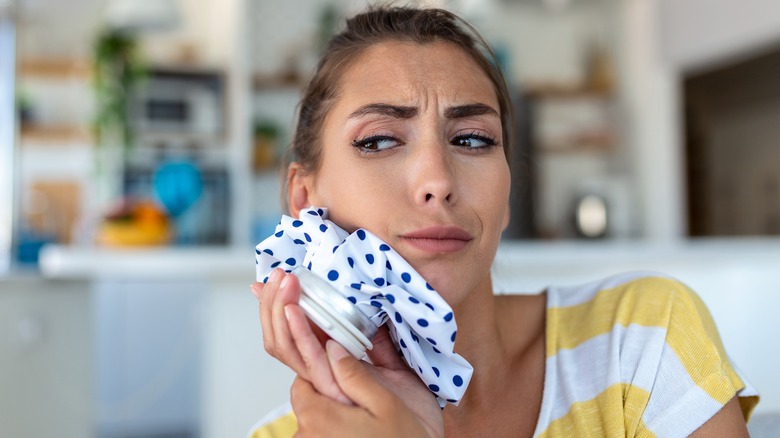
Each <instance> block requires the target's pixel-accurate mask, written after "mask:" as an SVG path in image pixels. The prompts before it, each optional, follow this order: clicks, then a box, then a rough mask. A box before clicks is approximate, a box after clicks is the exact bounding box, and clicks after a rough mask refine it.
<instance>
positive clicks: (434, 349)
mask: <svg viewBox="0 0 780 438" xmlns="http://www.w3.org/2000/svg"><path fill="white" fill-rule="evenodd" d="M431 348H433V352H434V353H441V351H439V350H437V349H436V347H431Z"/></svg>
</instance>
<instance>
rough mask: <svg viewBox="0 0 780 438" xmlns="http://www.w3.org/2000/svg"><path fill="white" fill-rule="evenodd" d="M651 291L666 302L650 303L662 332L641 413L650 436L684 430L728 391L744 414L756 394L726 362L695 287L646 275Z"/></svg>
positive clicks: (716, 408) (714, 410)
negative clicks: (658, 305) (662, 323)
mask: <svg viewBox="0 0 780 438" xmlns="http://www.w3.org/2000/svg"><path fill="white" fill-rule="evenodd" d="M652 284H653V288H652V289H654V290H653V293H654V294H660V295H666V296H667V297H668V303H666V305H665V306H663V307H662V308H659V309H656V310H657V311H658V312H660V313H662V315H657V317H660V319H661V320H666V325H667V326H666V337H665V344H664V345H663V348H662V352H661V357H660V361H659V363H658V369H657V373H656V375H655V382H654V384H653V388H652V390H651V391H650V399H649V400H648V404H647V407H646V408H645V411H644V413H643V415H642V419H643V421H644V424H645V426H646V427H647V428H648V429H649V430H650V431H652V432H653V433H654V434H655V435H656V436H664V437H674V436H688V435H690V434H691V433H692V432H693V431H695V430H696V429H698V428H699V427H700V426H701V425H703V424H704V423H705V422H706V421H707V420H709V419H710V418H712V416H714V415H715V414H716V413H717V412H718V411H719V410H720V409H721V408H722V407H723V406H724V405H725V404H726V403H727V402H728V401H729V400H731V399H732V398H734V396H735V395H736V396H738V397H739V402H740V406H741V407H742V412H743V415H744V416H745V420H746V421H747V419H748V418H749V416H750V414H751V412H752V410H753V408H754V407H755V406H756V404H757V403H758V394H757V392H756V391H755V389H754V388H752V387H751V386H750V385H749V384H748V383H747V381H746V380H745V378H744V377H743V376H742V375H741V374H740V372H738V370H737V369H736V368H735V367H734V366H733V365H732V364H731V361H730V360H729V358H728V356H727V354H726V351H725V349H724V347H723V343H722V342H721V339H720V335H719V334H718V331H717V328H716V327H715V323H714V321H713V319H712V316H711V315H710V313H709V311H708V310H707V308H706V306H705V305H704V303H703V302H702V300H701V299H700V298H699V296H698V295H696V293H694V292H693V291H691V290H690V289H689V288H688V287H686V286H685V285H683V284H681V283H680V282H677V281H675V280H671V279H667V278H656V279H654V280H652Z"/></svg>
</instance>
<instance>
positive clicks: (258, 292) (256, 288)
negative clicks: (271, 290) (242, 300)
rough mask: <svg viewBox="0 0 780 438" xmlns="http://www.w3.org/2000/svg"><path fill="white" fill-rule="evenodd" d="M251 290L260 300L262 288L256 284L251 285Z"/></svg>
mask: <svg viewBox="0 0 780 438" xmlns="http://www.w3.org/2000/svg"><path fill="white" fill-rule="evenodd" d="M249 290H251V291H252V295H254V296H255V298H257V299H258V300H259V299H260V288H259V287H258V286H257V285H256V284H250V285H249Z"/></svg>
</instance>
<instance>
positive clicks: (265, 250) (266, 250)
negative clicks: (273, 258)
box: [263, 249, 274, 255]
mask: <svg viewBox="0 0 780 438" xmlns="http://www.w3.org/2000/svg"><path fill="white" fill-rule="evenodd" d="M263 252H264V253H266V254H268V255H274V252H273V251H271V250H270V249H264V250H263Z"/></svg>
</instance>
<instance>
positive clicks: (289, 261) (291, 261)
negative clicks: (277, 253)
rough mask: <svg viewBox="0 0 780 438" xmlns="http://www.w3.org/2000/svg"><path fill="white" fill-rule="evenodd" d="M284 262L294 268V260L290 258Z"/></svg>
mask: <svg viewBox="0 0 780 438" xmlns="http://www.w3.org/2000/svg"><path fill="white" fill-rule="evenodd" d="M284 262H285V263H287V264H288V265H290V266H295V259H294V258H292V257H290V258H289V259H287V260H285V261H284Z"/></svg>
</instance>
